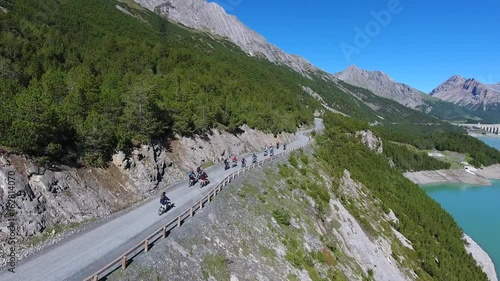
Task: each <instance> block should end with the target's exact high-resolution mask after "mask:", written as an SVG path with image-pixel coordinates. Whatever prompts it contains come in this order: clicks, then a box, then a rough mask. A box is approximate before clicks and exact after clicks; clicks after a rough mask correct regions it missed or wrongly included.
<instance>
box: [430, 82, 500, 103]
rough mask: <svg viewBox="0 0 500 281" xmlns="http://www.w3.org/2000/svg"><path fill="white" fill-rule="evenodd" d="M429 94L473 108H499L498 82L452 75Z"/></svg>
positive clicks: (499, 91)
mask: <svg viewBox="0 0 500 281" xmlns="http://www.w3.org/2000/svg"><path fill="white" fill-rule="evenodd" d="M430 95H431V96H433V97H436V98H439V99H441V100H444V101H448V102H451V103H454V104H458V105H461V106H465V107H467V108H470V109H474V110H482V111H487V110H499V109H500V87H499V84H494V85H488V84H483V83H481V82H479V81H477V80H475V79H473V78H471V79H466V78H464V77H461V76H458V75H454V76H452V77H451V78H450V79H448V80H447V81H445V82H444V83H443V84H441V85H439V86H438V87H437V88H436V89H434V90H432V92H431V93H430Z"/></svg>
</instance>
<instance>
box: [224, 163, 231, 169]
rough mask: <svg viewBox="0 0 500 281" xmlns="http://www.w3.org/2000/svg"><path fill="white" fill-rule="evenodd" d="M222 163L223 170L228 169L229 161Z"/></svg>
mask: <svg viewBox="0 0 500 281" xmlns="http://www.w3.org/2000/svg"><path fill="white" fill-rule="evenodd" d="M224 164H225V165H224V170H229V168H230V167H229V162H225V163H224Z"/></svg>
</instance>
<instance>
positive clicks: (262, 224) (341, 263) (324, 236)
mask: <svg viewBox="0 0 500 281" xmlns="http://www.w3.org/2000/svg"><path fill="white" fill-rule="evenodd" d="M339 123H341V124H344V125H343V126H335V125H334V124H339ZM347 124H349V122H345V120H344V119H343V118H340V117H338V118H337V117H336V118H333V119H329V118H327V122H326V133H325V135H324V136H319V137H318V139H317V143H318V146H317V147H316V148H315V152H314V153H312V151H304V152H299V153H296V154H293V155H292V156H291V157H290V159H289V160H288V161H287V162H285V163H283V164H279V165H275V164H271V165H270V166H266V167H265V168H264V170H263V171H260V170H255V171H252V172H250V173H248V174H246V175H245V176H244V178H243V179H241V180H238V181H236V182H234V183H233V184H231V186H230V187H229V188H228V189H225V190H224V191H223V193H222V195H221V196H220V197H217V198H215V199H214V201H213V205H209V206H208V207H207V208H205V209H204V210H203V211H202V212H201V213H199V214H197V215H196V216H195V217H194V219H193V220H190V221H188V222H186V224H185V225H184V226H182V227H181V229H179V230H176V231H174V232H173V233H172V234H171V236H170V237H168V238H167V239H165V240H162V242H160V243H159V245H158V246H155V247H153V249H152V250H151V251H149V252H148V253H147V254H144V255H141V256H140V257H138V258H137V259H136V260H135V261H134V262H133V263H132V264H131V265H130V266H129V267H128V269H127V270H126V271H118V272H116V273H115V274H113V275H112V276H111V277H110V280H124V279H129V280H139V279H144V278H151V277H152V278H156V277H159V278H163V277H165V278H167V279H176V278H177V277H178V276H187V277H188V278H189V279H196V280H213V279H212V278H214V279H215V280H254V279H255V278H257V279H259V280H314V281H316V280H318V281H320V280H434V279H435V280H487V277H486V275H485V274H484V273H483V272H482V271H481V269H480V268H479V267H478V266H477V263H476V261H475V260H474V259H473V258H472V257H471V256H470V255H468V254H467V252H466V249H465V247H464V241H463V240H462V232H461V230H460V229H459V227H458V226H457V225H456V224H455V223H454V222H453V219H452V218H451V217H450V216H449V215H448V214H447V213H446V212H444V211H443V210H442V209H441V208H440V206H439V205H438V204H437V203H435V202H434V201H433V200H432V199H430V198H429V197H428V196H427V195H426V194H425V192H424V191H422V190H421V189H420V188H419V187H418V186H417V185H414V184H412V183H411V182H409V181H408V180H407V179H405V178H404V177H403V176H402V174H401V173H400V172H398V171H396V170H394V169H391V168H390V167H389V163H388V162H387V161H386V160H387V159H386V158H384V157H383V156H382V155H380V154H378V152H380V151H381V150H383V145H382V144H381V143H380V140H379V139H377V138H369V137H367V135H369V134H363V133H361V132H360V134H348V133H347V130H349V131H355V130H357V129H358V127H359V129H361V127H363V126H367V124H364V125H362V124H360V123H356V122H354V123H350V124H349V125H347ZM363 143H366V144H367V146H370V147H371V148H373V149H374V150H370V148H368V147H367V146H365V144H363ZM352 151H356V152H357V153H355V154H353V153H352ZM353 158H355V160H354V159H353ZM353 160H354V161H353ZM358 161H360V162H358ZM361 163H363V164H361ZM368 170H370V171H371V172H368ZM182 228H184V229H182ZM442 265H445V266H442Z"/></svg>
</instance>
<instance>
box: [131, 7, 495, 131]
mask: <svg viewBox="0 0 500 281" xmlns="http://www.w3.org/2000/svg"><path fill="white" fill-rule="evenodd" d="M134 1H135V2H137V3H138V4H140V5H141V6H143V7H145V8H147V9H149V10H151V11H155V12H156V13H159V14H161V15H162V16H164V17H166V18H168V19H169V20H171V21H174V22H176V23H179V24H182V25H184V26H187V27H190V28H193V29H197V30H201V31H208V32H209V33H211V34H214V35H217V36H221V37H222V38H223V39H226V40H229V41H231V42H232V43H234V44H235V45H237V46H239V47H240V48H241V49H242V50H243V51H244V52H245V53H246V54H247V55H249V56H254V57H260V58H264V59H267V60H268V61H270V62H272V63H274V64H278V65H285V66H288V67H290V68H291V69H293V70H295V71H297V72H299V73H301V74H302V75H304V76H306V77H309V78H310V77H311V74H316V75H319V76H320V77H322V78H323V79H326V80H330V81H334V82H335V81H336V78H338V79H340V80H343V81H345V82H347V83H349V84H352V85H355V86H358V87H361V88H365V89H368V90H370V91H371V92H373V93H374V94H375V95H378V96H380V97H383V98H387V99H391V100H394V101H396V102H398V103H400V104H402V105H404V106H406V107H409V108H412V109H416V110H419V111H421V112H424V113H427V114H430V115H431V116H434V117H437V118H439V119H443V120H452V121H474V122H476V121H481V122H485V123H490V122H500V114H497V113H498V111H499V105H500V83H499V84H495V85H486V84H482V83H480V82H478V81H476V80H474V79H465V78H462V77H459V76H453V77H451V78H450V79H449V80H447V81H446V82H444V83H443V84H441V85H440V86H438V87H437V88H436V89H434V90H433V91H432V92H431V93H430V95H427V94H425V93H423V92H422V91H419V90H417V89H415V88H413V87H411V86H409V85H406V84H403V83H398V82H397V81H394V80H393V79H392V78H390V77H389V76H388V75H387V74H385V73H383V72H380V71H367V70H363V69H360V68H358V67H356V66H349V67H348V68H347V69H345V70H344V71H342V72H339V73H336V74H333V75H332V74H329V73H326V72H325V71H323V70H321V69H320V68H318V67H316V66H314V65H312V64H311V63H310V62H309V61H307V60H306V59H304V58H303V57H300V56H298V55H292V54H288V53H286V52H285V51H283V50H281V49H280V48H278V47H277V46H275V45H273V44H271V43H269V42H268V41H267V40H266V39H265V38H264V37H263V36H262V35H260V34H258V33H257V32H255V31H253V30H251V29H250V28H248V27H247V26H245V25H244V24H243V23H242V22H241V21H240V20H238V18H236V17H235V16H233V15H229V14H227V13H226V12H225V10H224V9H223V8H222V7H221V6H220V5H218V4H217V3H214V2H207V1H206V0H134Z"/></svg>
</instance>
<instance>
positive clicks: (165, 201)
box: [160, 191, 170, 206]
mask: <svg viewBox="0 0 500 281" xmlns="http://www.w3.org/2000/svg"><path fill="white" fill-rule="evenodd" d="M168 203H170V198H168V197H167V194H166V193H165V191H163V192H162V194H161V197H160V204H162V205H165V206H166V205H168Z"/></svg>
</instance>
